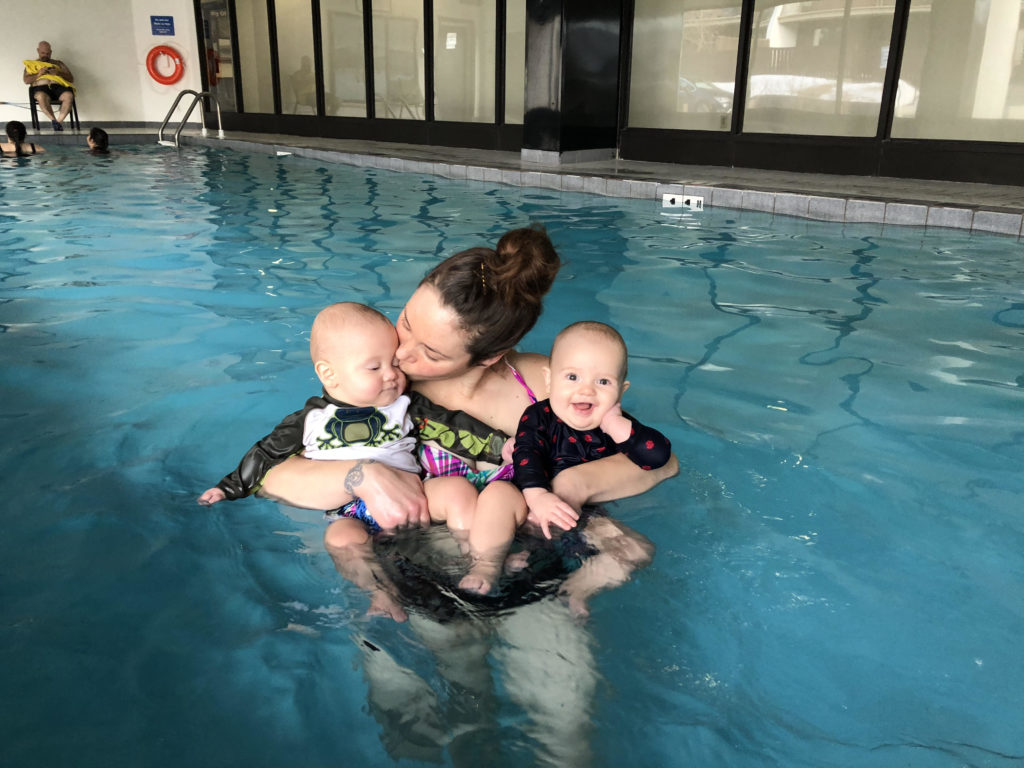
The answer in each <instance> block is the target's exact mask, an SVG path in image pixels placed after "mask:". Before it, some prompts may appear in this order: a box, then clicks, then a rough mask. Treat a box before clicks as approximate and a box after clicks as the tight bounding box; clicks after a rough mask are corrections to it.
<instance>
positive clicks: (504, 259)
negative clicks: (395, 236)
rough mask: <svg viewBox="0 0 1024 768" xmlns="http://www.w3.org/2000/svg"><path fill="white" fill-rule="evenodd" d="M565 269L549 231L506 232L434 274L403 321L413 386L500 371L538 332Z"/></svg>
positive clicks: (403, 350) (402, 349) (403, 352)
mask: <svg viewBox="0 0 1024 768" xmlns="http://www.w3.org/2000/svg"><path fill="white" fill-rule="evenodd" d="M560 267H561V261H560V260H559V258H558V253H556V252H555V248H554V246H553V245H552V244H551V240H550V239H549V238H548V236H547V233H546V232H545V231H544V229H543V227H540V226H534V227H529V228H524V229H514V230H512V231H510V232H506V233H505V234H504V235H503V236H502V238H501V239H500V240H499V241H498V244H497V246H496V247H495V248H494V249H493V250H492V249H490V248H470V249H469V250H466V251H462V252H460V253H456V254H455V255H454V256H450V257H448V258H447V259H445V260H444V261H442V262H441V263H440V264H438V265H437V266H436V267H434V269H432V270H431V271H430V272H429V273H428V274H427V276H426V277H425V278H423V281H422V282H421V283H420V285H419V287H418V288H417V289H416V291H415V292H414V293H413V295H412V296H411V297H410V299H409V301H408V303H406V305H405V309H404V310H402V314H401V316H400V317H399V319H398V323H397V327H398V337H399V340H400V342H401V343H400V345H399V348H398V360H399V362H400V363H401V365H402V370H403V371H404V372H405V373H406V374H407V375H408V376H409V378H411V379H413V380H428V379H445V378H454V377H457V376H459V375H460V374H462V373H464V372H465V371H466V370H468V369H469V368H472V367H473V366H477V365H484V366H487V365H492V364H493V363H495V362H497V361H498V360H499V359H501V357H502V356H503V355H505V354H506V353H508V352H510V351H511V350H512V349H513V348H514V347H515V346H516V344H518V343H519V341H520V340H521V339H522V338H523V336H525V335H526V334H527V332H529V330H530V329H531V328H533V326H534V324H535V323H536V322H537V318H538V317H540V313H541V310H542V308H543V303H542V302H543V299H544V295H545V294H546V293H547V292H548V291H549V290H550V289H551V285H552V283H553V282H554V280H555V276H556V275H557V274H558V270H559V268H560Z"/></svg>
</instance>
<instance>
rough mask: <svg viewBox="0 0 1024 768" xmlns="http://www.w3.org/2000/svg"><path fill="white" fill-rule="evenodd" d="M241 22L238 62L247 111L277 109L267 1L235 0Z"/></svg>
mask: <svg viewBox="0 0 1024 768" xmlns="http://www.w3.org/2000/svg"><path fill="white" fill-rule="evenodd" d="M235 21H236V24H237V25H238V63H237V66H239V67H240V68H241V73H240V74H241V77H242V108H243V110H244V111H245V112H270V113H273V111H274V81H273V76H272V74H271V71H270V43H269V40H270V30H269V25H268V23H267V3H266V0H235Z"/></svg>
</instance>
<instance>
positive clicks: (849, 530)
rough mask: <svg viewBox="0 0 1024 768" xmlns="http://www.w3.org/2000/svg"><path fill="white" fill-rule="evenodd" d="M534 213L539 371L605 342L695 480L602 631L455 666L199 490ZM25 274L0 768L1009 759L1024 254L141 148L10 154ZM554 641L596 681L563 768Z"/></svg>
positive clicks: (2, 318)
mask: <svg viewBox="0 0 1024 768" xmlns="http://www.w3.org/2000/svg"><path fill="white" fill-rule="evenodd" d="M530 221H541V222H543V223H544V224H546V225H547V227H548V229H549V232H550V233H551V235H552V238H553V240H554V241H555V243H556V245H557V246H558V247H559V250H560V252H561V253H562V254H563V257H564V258H565V259H566V261H567V262H568V263H567V266H566V267H565V268H564V269H563V271H562V273H561V275H560V277H559V280H558V282H557V284H556V286H555V288H554V290H553V291H552V294H551V296H550V297H549V299H548V301H547V304H546V307H547V309H546V312H545V314H544V316H543V318H542V320H541V322H540V323H539V324H538V326H537V328H536V329H535V330H534V331H533V332H532V333H531V334H530V336H529V337H528V338H527V340H526V341H525V343H524V345H523V346H524V348H526V349H531V350H538V351H545V350H546V349H547V347H548V345H549V344H550V341H551V339H552V337H553V335H554V333H555V332H556V331H557V330H558V329H560V328H561V327H562V326H563V325H565V324H566V323H568V322H570V321H572V320H576V319H581V318H591V319H597V320H603V321H606V322H610V323H612V324H614V325H616V326H617V327H618V328H619V329H620V330H621V331H622V333H623V335H624V336H625V337H626V340H627V342H628V343H629V345H630V351H631V359H630V373H631V380H632V387H631V389H630V390H629V393H628V394H627V400H626V402H627V407H628V408H629V409H630V410H631V411H632V412H634V413H635V414H636V415H637V416H638V417H639V418H640V419H642V420H644V421H647V422H649V423H651V424H653V425H655V426H657V427H658V428H660V429H661V430H662V431H663V432H665V433H666V434H667V435H668V436H669V437H670V438H671V439H672V441H673V445H674V448H675V451H676V454H677V456H678V457H679V458H680V462H681V465H682V470H681V472H680V475H679V476H678V477H677V478H675V479H674V480H672V481H670V482H668V483H665V484H663V485H662V486H661V487H659V488H657V489H656V490H655V491H653V492H651V493H649V494H647V495H645V496H642V497H640V498H635V499H629V500H626V501H623V502H620V503H618V504H615V505H612V506H611V507H610V511H611V512H612V513H613V514H614V515H616V516H617V517H618V518H619V519H621V520H622V521H624V522H625V523H626V524H628V525H629V526H631V527H633V528H635V529H636V530H638V531H640V532H641V533H643V534H644V535H646V536H648V537H649V538H651V539H652V540H653V541H654V542H655V544H656V545H657V548H658V549H657V554H656V557H655V560H654V563H653V564H652V565H651V566H650V567H649V568H648V569H646V570H645V571H643V572H641V573H639V574H638V575H637V576H636V577H635V578H634V579H633V580H632V581H631V582H629V583H628V584H626V585H624V586H622V587H620V588H618V589H616V590H614V591H611V592H608V593H605V594H603V595H601V596H599V597H597V598H596V599H595V600H594V601H593V605H592V611H593V613H592V616H591V618H590V620H589V621H588V622H587V623H586V624H585V625H582V626H575V627H574V626H569V625H566V624H564V623H562V622H560V619H559V616H558V607H557V605H553V604H548V603H541V604H537V605H535V606H531V608H532V609H536V610H533V611H526V610H524V611H523V612H522V613H517V614H516V615H515V616H510V617H508V619H507V621H506V624H507V625H508V626H507V627H506V628H505V629H507V630H508V631H502V632H498V631H497V630H494V631H492V628H491V627H490V626H484V624H486V622H483V623H481V626H480V627H479V628H478V630H479V631H478V632H477V634H476V635H475V636H474V637H475V639H474V642H473V643H468V644H467V646H466V647H465V648H463V647H462V646H456V647H453V648H452V653H451V654H448V655H444V654H440V653H439V652H438V650H437V646H436V643H435V642H434V640H433V639H430V637H429V631H430V630H429V627H427V628H426V629H425V628H424V627H423V626H419V627H417V626H415V625H401V626H399V625H395V624H393V623H388V622H384V621H383V620H381V619H372V620H369V619H366V618H365V617H364V616H363V612H364V610H365V607H366V601H365V598H364V597H363V596H362V595H361V594H360V593H358V592H357V591H356V590H354V589H352V588H350V587H349V586H348V585H347V584H345V583H344V582H343V581H342V580H341V579H340V577H339V576H338V575H337V574H336V572H335V571H334V568H333V566H332V564H331V561H330V559H329V558H328V557H327V555H326V554H325V553H324V552H323V549H322V546H321V545H320V535H321V531H322V522H321V521H320V519H319V517H318V515H317V514H316V513H313V512H307V511H302V510H294V509H290V508H282V507H279V506H277V505H275V504H273V503H271V502H269V501H264V500H254V499H250V500H245V501H240V502H235V503H232V504H222V505H219V506H217V507H215V508H213V509H204V508H200V507H197V506H196V505H195V502H194V499H195V496H196V495H197V494H198V493H199V492H200V491H202V490H203V489H204V488H206V487H208V486H209V485H210V484H212V483H213V482H214V481H216V480H217V479H218V478H219V477H220V476H221V475H222V474H223V473H224V472H225V471H227V470H228V469H230V468H231V466H233V464H234V462H235V461H236V460H237V457H238V456H239V455H240V453H241V452H243V451H244V450H245V448H246V447H248V445H249V444H250V443H251V442H252V441H253V440H254V439H255V438H257V437H259V436H260V435H261V434H263V433H264V432H265V431H266V430H267V429H268V428H269V427H270V426H272V425H273V424H274V423H276V420H277V419H278V418H279V417H280V416H281V415H283V414H284V413H287V412H289V411H291V410H293V409H294V408H296V407H298V404H300V403H301V402H302V401H303V400H304V399H305V397H307V396H308V395H309V394H313V393H314V392H315V391H316V389H317V387H316V384H315V380H314V377H313V375H312V372H311V370H310V366H309V364H308V358H307V352H306V341H307V338H308V330H309V326H310V323H311V321H312V318H313V316H314V314H315V313H316V312H317V310H318V309H319V308H321V307H322V306H323V305H324V304H326V303H329V302H332V301H337V300H358V301H364V302H367V303H371V304H373V305H375V306H377V307H378V308H380V309H381V310H382V311H384V312H386V313H387V314H388V315H389V316H391V317H392V318H394V317H395V316H396V315H397V312H398V310H399V309H400V308H401V306H402V304H403V302H404V300H405V298H406V297H407V296H408V295H409V294H410V293H411V291H412V290H413V288H414V287H415V285H416V283H417V282H418V280H419V278H420V277H421V276H422V274H423V273H424V272H425V271H426V270H427V268H428V267H429V266H431V265H432V264H434V263H436V261H437V260H438V259H440V258H441V257H443V256H445V255H448V254H450V253H453V252H455V251H457V250H460V249H462V248H465V247H469V246H472V245H477V244H481V243H493V242H494V241H495V240H496V238H497V236H498V235H499V234H500V233H501V232H503V231H504V230H506V229H508V228H511V227H515V226H521V225H524V224H526V223H528V222H530ZM0 252H2V253H3V261H2V265H0V331H2V334H0V339H2V344H0V365H2V381H3V398H2V401H0V424H2V427H3V431H4V434H5V435H6V436H7V439H6V440H5V441H4V442H3V445H2V447H0V473H2V474H0V476H2V477H3V481H2V483H3V485H2V487H3V510H4V511H3V516H2V518H0V520H2V528H0V564H2V565H0V574H2V576H0V597H2V600H0V654H2V658H3V663H4V671H3V674H2V675H0V723H2V727H0V732H2V733H3V742H4V746H3V752H4V753H5V754H4V759H3V761H2V762H4V763H5V764H9V765H12V766H52V765H58V764H67V765H76V766H101V765H102V766H111V765H126V766H128V765H130V766H139V765H145V766H159V767H162V766H168V767H170V766H175V767H176V766H181V765H200V766H206V765H209V766H221V765H243V764H244V765H250V766H283V765H301V766H348V765H384V764H389V761H390V760H391V759H392V758H391V755H395V756H400V757H401V762H400V764H402V765H427V764H437V763H440V764H445V765H479V764H488V765H495V766H505V765H508V766H513V765H515V766H519V765H533V764H544V763H545V761H549V762H558V763H559V764H566V761H572V760H573V756H574V755H575V756H576V762H579V763H589V764H592V765H595V766H622V765H628V766H651V767H652V768H653V767H655V766H658V767H660V766H667V765H693V766H726V765H727V766H740V767H743V768H746V767H748V766H749V767H751V768H752V767H754V766H787V767H789V766H894V765H900V766H961V765H972V766H1004V765H1005V766H1009V765H1017V764H1020V762H1021V761H1022V760H1024V729H1022V728H1021V722H1022V719H1024V718H1022V716H1024V712H1022V705H1021V703H1020V702H1021V696H1020V691H1021V690H1024V665H1022V664H1021V661H1020V646H1021V640H1020V638H1021V636H1022V635H1024V590H1022V589H1021V584H1022V583H1024V555H1022V553H1024V521H1022V517H1021V513H1020V507H1021V503H1020V499H1021V494H1022V492H1024V476H1022V473H1021V469H1020V468H1021V466H1022V465H1024V362H1022V361H1024V354H1022V352H1024V261H1022V259H1021V250H1020V245H1019V243H1017V242H1016V241H1014V240H1011V239H1004V238H998V237H981V236H970V235H967V234H963V233H961V232H956V231H948V230H945V231H944V230H929V231H925V230H918V229H899V228H897V229H891V228H890V229H886V230H884V231H883V230H882V229H881V228H880V227H871V226H864V225H861V226H846V227H838V226H833V225H826V224H821V223H815V222H809V221H802V220H793V219H784V218H777V219H772V217H770V216H768V215H765V214H759V213H753V212H743V213H739V212H736V211H730V210H722V209H708V210H706V211H705V212H703V213H702V214H687V215H680V214H678V213H666V212H664V211H662V210H661V209H660V207H659V206H658V205H657V204H656V203H654V202H650V201H635V200H615V199H609V198H599V197H592V196H587V195H583V194H570V193H557V192H550V191H544V190H536V189H520V188H513V187H503V186H495V185H489V184H485V183H480V182H449V181H445V180H441V179H437V178H430V177H417V176H409V175H402V174H397V173H391V172H386V171H372V170H371V171H364V170H360V169H353V168H348V167H343V166H337V167H334V166H330V167H329V166H324V165H321V164H318V163H316V162H313V161H307V160H302V159H299V158H295V157H283V158H276V157H270V156H265V155H262V154H245V153H227V152H221V151H216V150H209V149H188V150H185V151H182V152H181V153H180V154H179V153H178V152H176V151H174V150H166V149H158V148H150V147H146V148H124V149H121V148H119V151H118V152H117V153H116V154H114V155H112V156H111V157H109V158H102V159H100V158H93V157H90V156H88V155H85V154H84V153H79V152H72V151H70V150H67V151H64V150H60V149H57V150H55V151H53V152H51V153H49V154H48V155H47V156H46V157H45V158H34V159H32V160H30V161H14V162H11V161H4V163H0ZM516 623H518V626H512V625H514V624H516ZM414 624H415V622H414ZM529 642H532V643H536V644H538V645H541V646H542V645H544V644H545V643H547V645H548V646H554V647H555V648H554V649H555V651H557V653H560V654H561V655H562V656H564V657H566V658H568V659H569V660H570V663H569V664H568V665H565V667H563V668H562V669H561V670H560V673H562V674H568V676H567V677H566V680H565V687H566V689H572V688H573V685H574V681H579V680H584V681H588V682H587V684H586V685H583V686H582V690H584V691H585V693H586V695H576V696H575V697H574V696H570V697H569V698H568V701H569V704H570V705H571V706H573V707H576V708H578V709H579V711H580V718H579V719H580V720H581V721H583V722H585V723H589V726H586V727H583V728H581V729H580V730H578V731H577V732H574V734H573V735H572V737H570V735H569V734H568V733H567V734H566V736H565V742H566V743H565V744H564V745H563V746H564V754H561V755H558V754H557V745H556V747H554V748H553V747H552V745H551V743H549V742H547V741H545V734H544V733H543V730H541V731H538V730H537V728H535V727H534V726H533V725H531V723H532V722H533V719H536V718H543V717H547V716H548V714H549V713H547V712H546V711H545V710H544V701H545V700H546V699H545V696H546V695H547V693H548V692H547V691H545V689H544V687H543V685H542V684H540V683H537V687H536V689H535V690H536V691H540V692H541V693H540V694H538V696H537V698H538V701H537V702H535V703H534V705H533V707H532V708H531V705H529V704H524V703H523V702H524V701H525V700H528V699H529V696H528V694H529V689H530V687H531V685H534V683H533V682H531V679H530V678H529V675H528V672H529V667H528V665H526V666H524V665H523V663H522V659H523V656H524V654H523V653H520V654H519V661H518V662H516V663H513V661H512V659H513V657H514V655H515V652H516V651H526V652H527V653H526V654H525V656H526V657H527V658H529V657H530V653H534V651H531V650H530V649H529V648H528V646H527V643H529ZM470 646H472V649H470ZM480 648H483V650H482V651H480V652H479V654H478V653H477V651H479V649H480ZM473 649H476V650H473ZM538 653H539V651H538ZM474 654H476V655H474ZM481 654H482V655H481ZM481 664H484V665H486V666H481ZM538 667H540V665H538ZM540 668H541V670H542V673H543V674H546V673H547V671H546V670H545V669H544V668H543V667H540ZM481 669H483V670H484V672H485V673H486V674H489V675H490V677H489V678H488V680H487V682H486V685H487V686H489V691H487V692H481V691H482V689H481V688H479V687H476V688H474V687H472V686H471V685H469V684H464V683H465V680H463V679H461V678H460V675H462V677H469V676H471V673H472V674H478V673H480V670H481ZM535 676H536V675H535ZM476 684H479V680H477V681H476V683H474V685H476ZM523 689H526V694H527V695H526V698H525V699H524V693H523ZM549 703H550V702H549ZM403 712H404V713H405V714H404V715H403ZM559 716H560V715H559ZM556 722H557V721H556ZM552 749H555V752H552ZM481 754H482V755H484V756H485V759H482V758H481V757H480V755H481ZM566 755H568V757H567V756H566Z"/></svg>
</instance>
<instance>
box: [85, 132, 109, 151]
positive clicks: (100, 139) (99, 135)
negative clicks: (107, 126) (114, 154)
mask: <svg viewBox="0 0 1024 768" xmlns="http://www.w3.org/2000/svg"><path fill="white" fill-rule="evenodd" d="M89 138H90V139H92V142H93V144H95V145H96V146H95V147H94V148H93V151H94V152H108V151H109V146H110V137H109V136H108V135H107V132H106V131H104V130H103V129H102V128H99V127H93V128H90V129H89Z"/></svg>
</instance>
